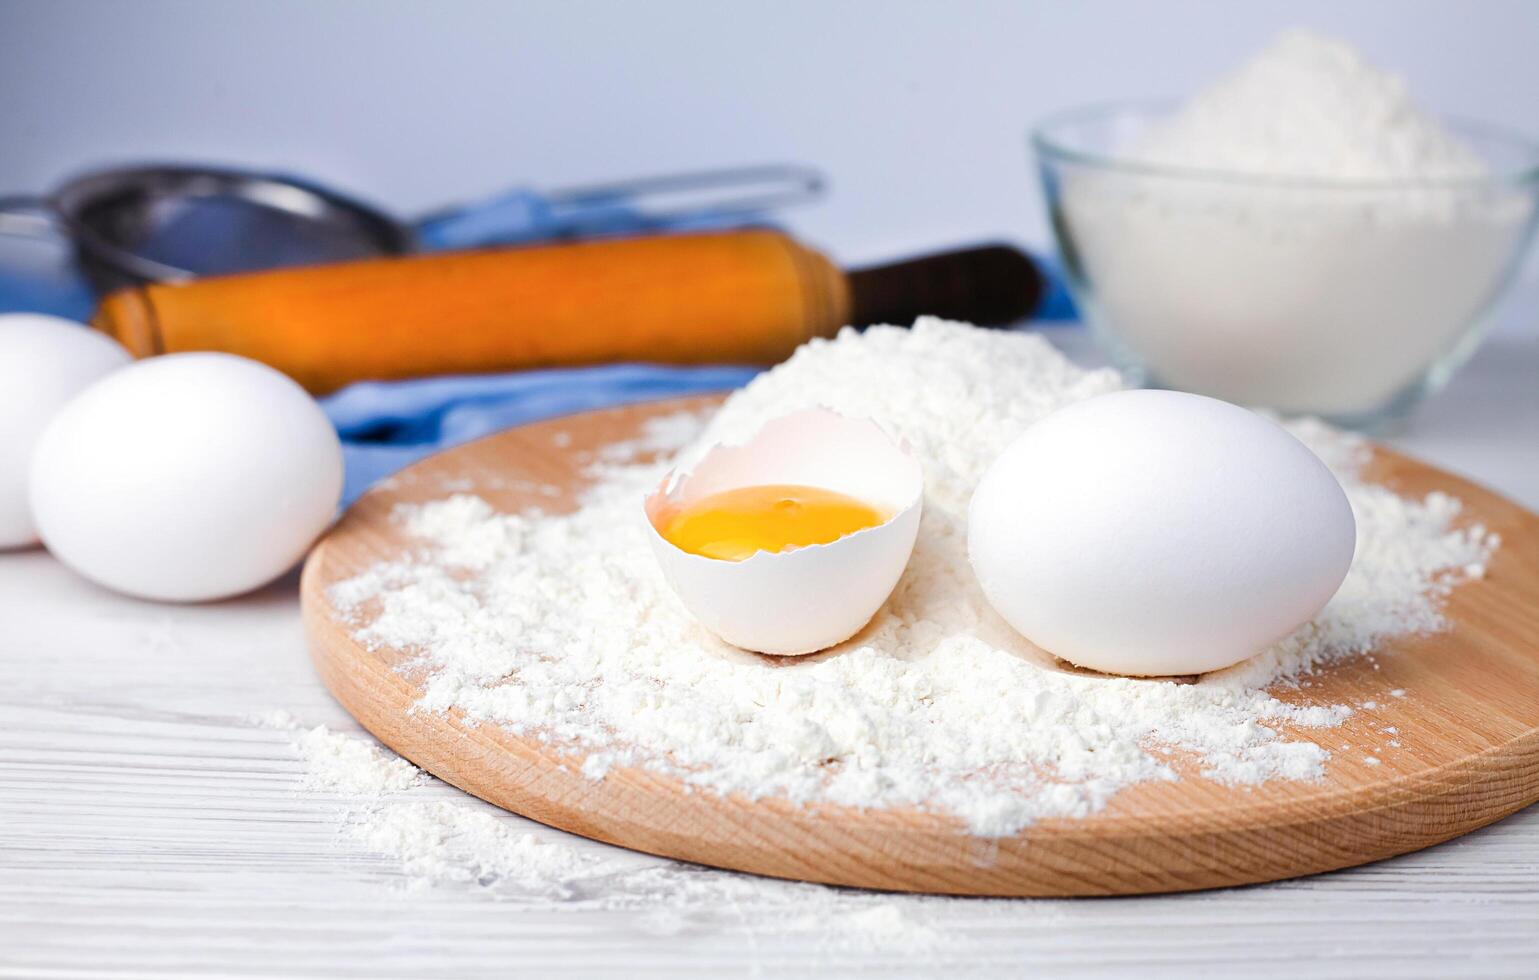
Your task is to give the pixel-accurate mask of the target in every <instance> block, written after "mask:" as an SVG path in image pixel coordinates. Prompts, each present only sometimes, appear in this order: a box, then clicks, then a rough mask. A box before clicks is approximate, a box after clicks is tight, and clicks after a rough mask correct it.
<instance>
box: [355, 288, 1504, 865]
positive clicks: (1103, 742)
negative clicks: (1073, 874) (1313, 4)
mask: <svg viewBox="0 0 1539 980" xmlns="http://www.w3.org/2000/svg"><path fill="white" fill-rule="evenodd" d="M1119 384H1120V382H1119V379H1118V377H1117V376H1116V375H1115V374H1114V373H1112V372H1110V371H1097V372H1086V371H1082V370H1079V369H1077V368H1075V367H1074V366H1073V365H1072V364H1070V363H1069V362H1068V361H1067V360H1065V359H1064V358H1063V357H1062V356H1061V355H1059V354H1058V353H1057V352H1056V351H1055V350H1054V349H1053V348H1052V346H1051V345H1049V344H1048V343H1047V342H1046V341H1045V340H1043V339H1041V338H1039V337H1036V336H1032V335H1028V334H1013V333H1000V332H991V331H984V330H979V329H976V328H973V327H969V326H966V325H962V324H954V323H945V322H941V321H936V320H928V319H927V320H921V321H920V322H919V323H917V324H916V325H915V326H914V328H913V329H912V330H901V329H896V328H889V327H882V328H873V329H871V330H868V331H866V332H865V333H856V332H854V331H849V330H846V331H845V332H843V333H842V334H841V335H840V336H839V337H838V339H836V340H834V341H815V342H813V343H812V344H810V345H808V346H806V347H804V348H803V349H801V350H800V351H799V352H798V353H797V354H796V355H795V356H794V357H793V358H792V359H791V360H790V361H788V362H787V363H785V364H783V365H781V366H779V367H777V368H775V369H774V370H772V371H770V372H768V373H766V374H764V375H761V376H760V377H759V378H758V379H757V380H755V381H754V382H753V383H752V384H750V385H749V386H748V387H747V388H746V389H744V390H742V391H740V392H738V393H736V394H734V395H733V396H732V397H731V398H730V399H729V400H728V401H727V403H726V405H725V406H724V407H723V408H722V410H721V411H720V413H719V414H718V415H717V416H716V417H715V418H714V419H713V420H712V421H711V422H710V424H709V426H708V427H707V428H706V430H705V432H704V433H703V434H702V435H701V436H700V437H699V439H698V440H697V441H696V442H695V444H694V446H693V448H691V449H687V450H686V452H698V451H701V450H702V449H703V448H704V447H706V446H707V445H709V444H710V443H712V442H714V441H716V440H719V439H740V438H742V437H745V436H747V435H749V434H751V433H752V432H753V431H755V430H756V429H757V428H758V427H759V426H760V425H761V424H762V423H764V422H765V421H768V420H769V419H771V418H774V417H776V416H778V415H781V414H784V413H786V412H789V411H792V410H795V409H799V408H803V407H807V406H811V405H814V404H823V405H828V406H830V407H832V408H834V409H835V410H837V411H839V412H842V413H844V414H847V415H854V416H868V417H870V418H873V419H874V420H876V421H877V422H878V423H879V424H881V425H882V426H884V427H885V428H886V429H888V430H889V431H890V432H891V433H892V434H893V435H894V436H896V437H898V438H901V439H903V440H904V441H905V442H907V443H908V445H909V446H911V447H912V449H913V451H914V452H915V454H916V456H917V457H918V459H919V460H920V462H921V463H922V465H923V468H924V473H925V481H926V497H925V504H924V520H923V524H922V526H921V528H920V532H919V538H918V542H917V544H916V546H915V549H914V554H913V558H912V561H911V562H910V564H909V567H908V569H907V571H906V572H905V574H904V576H903V578H902V580H901V581H900V582H899V584H898V586H897V589H896V590H895V592H894V593H893V596H892V598H891V599H890V600H889V602H888V603H887V605H886V606H885V607H884V608H883V610H882V611H881V612H879V613H878V614H877V616H876V618H875V619H874V620H873V621H872V623H871V625H870V626H869V627H868V628H867V629H866V630H865V631H864V632H862V633H861V634H859V635H858V636H857V637H856V638H855V639H853V640H851V641H850V642H848V643H846V644H844V645H843V646H841V647H839V648H836V649H834V650H832V651H829V652H827V653H824V654H820V655H817V656H814V657H808V658H801V659H795V660H776V659H772V658H764V657H758V656H754V655H751V654H746V653H743V652H741V651H738V650H735V649H732V648H729V647H726V646H725V645H724V644H722V643H720V642H719V641H717V640H715V639H714V638H713V637H711V636H710V635H709V634H707V633H706V632H704V631H703V630H702V629H701V628H700V627H699V626H698V625H697V623H696V622H695V621H694V619H693V618H692V617H691V616H690V615H689V614H688V613H687V612H686V611H685V610H684V609H683V607H682V606H681V605H680V603H679V602H678V600H677V599H676V597H675V596H674V595H673V593H672V592H671V591H670V590H669V588H668V586H667V584H666V583H665V582H664V580H663V578H662V575H661V574H660V573H659V571H658V569H657V567H656V565H655V563H654V561H653V558H652V555H651V553H650V551H649V549H648V547H647V543H646V538H645V525H644V523H643V521H644V520H645V518H644V517H643V514H642V510H641V498H642V496H643V494H644V493H645V492H646V491H647V490H648V489H650V488H651V487H652V486H654V485H655V484H656V482H657V481H658V479H659V478H660V476H661V474H662V471H663V469H664V467H665V464H662V463H627V462H625V461H623V460H619V459H614V458H611V459H610V460H608V461H602V460H601V461H600V462H599V463H598V464H596V467H595V475H596V477H597V482H596V483H595V484H594V485H593V486H592V487H591V489H589V490H588V491H587V493H586V494H585V496H584V497H583V501H582V505H581V507H580V508H579V509H578V510H576V511H575V512H573V513H570V514H565V515H560V516H545V515H539V514H525V515H518V514H501V513H497V512H495V511H494V510H493V509H492V508H491V507H490V506H489V505H487V504H486V503H485V502H484V501H482V500H480V499H478V498H475V497H471V496H466V495H458V496H453V497H450V498H448V499H445V500H442V501H439V502H435V503H430V504H427V505H425V506H421V507H415V508H409V509H406V510H403V512H401V513H400V514H399V518H400V519H401V520H402V521H403V522H404V523H405V526H406V527H407V529H409V531H410V532H411V533H412V534H414V535H416V536H417V537H418V538H419V539H420V541H421V545H422V548H421V550H420V552H416V553H413V554H412V555H410V556H408V557H405V558H403V559H401V560H398V561H393V562H387V563H383V564H380V565H378V566H376V567H374V568H371V569H369V570H367V571H366V572H364V573H363V574H361V575H360V576H358V577H356V578H354V579H351V580H349V581H346V582H343V583H340V584H338V585H337V586H335V587H334V588H333V590H332V592H331V599H332V602H333V604H334V605H335V606H336V607H337V608H338V609H339V610H341V611H343V612H344V613H346V614H347V615H349V616H350V617H351V618H352V621H353V622H354V623H355V627H354V628H355V635H356V636H357V637H358V638H359V639H360V640H361V641H364V642H366V643H370V644H382V645H386V646H389V647H393V648H397V649H400V650H403V651H409V652H410V653H411V654H412V655H413V656H414V658H415V659H414V661H413V664H412V668H411V669H413V670H414V671H418V672H420V676H421V678H422V680H423V685H424V694H423V696H422V699H421V701H420V702H419V704H418V706H417V707H418V709H419V710H423V711H435V712H441V711H447V710H449V709H451V708H457V709H460V710H462V711H463V712H464V713H465V715H466V717H467V718H469V719H470V720H472V721H474V722H480V723H485V724H497V725H503V726H506V727H507V728H509V729H511V730H513V731H516V732H520V733H529V734H538V735H539V736H541V737H545V738H547V739H549V740H551V741H552V742H553V743H555V744H557V745H563V746H569V747H570V748H571V749H572V751H573V752H574V753H580V754H585V755H586V756H587V764H586V765H585V766H584V772H585V773H586V774H587V775H588V776H589V777H590V778H593V779H602V778H604V775H605V773H606V771H607V770H609V769H610V768H611V767H614V766H643V767H647V768H650V769H654V770H657V771H661V772H667V773H674V774H677V775H679V776H681V777H683V778H684V779H686V780H688V781H689V782H690V783H692V784H694V785H696V786H698V787H700V788H702V789H705V790H709V791H713V792H718V793H735V794H742V795H744V796H747V797H761V796H777V797H785V798H789V799H791V800H793V801H797V802H800V803H804V804H819V803H834V804H846V805H851V806H859V807H898V806H904V807H918V808H922V809H926V810H930V811H934V812H937V813H942V814H947V815H951V816H954V817H956V818H958V819H959V820H960V821H962V822H963V823H964V824H965V825H966V827H967V828H968V829H969V830H971V831H972V832H973V833H975V834H979V835H985V836H990V835H1007V834H1012V833H1014V832H1016V831H1018V830H1019V829H1021V828H1022V827H1024V826H1026V825H1027V824H1029V823H1031V822H1032V821H1034V820H1036V819H1039V818H1042V817H1079V816H1085V815H1088V814H1091V813H1094V812H1095V811H1096V810H1098V809H1100V808H1101V807H1103V806H1104V805H1105V804H1106V803H1107V801H1108V800H1110V799H1111V798H1112V797H1113V796H1114V795H1115V794H1116V793H1117V792H1119V791H1120V790H1123V789H1125V788H1127V787H1129V786H1132V785H1135V784H1137V783H1140V782H1144V781H1147V780H1171V779H1176V778H1177V773H1178V768H1185V764H1187V763H1190V768H1191V769H1194V770H1195V771H1196V772H1198V773H1200V777H1193V778H1207V779H1213V780H1219V781H1224V782H1231V783H1258V782H1261V781H1264V780H1267V779H1277V778H1281V779H1311V778H1315V777H1318V776H1320V775H1321V773H1322V772H1323V771H1324V766H1325V765H1326V763H1327V760H1328V757H1329V753H1328V752H1327V751H1326V750H1325V749H1324V748H1321V747H1320V746H1319V745H1317V744H1315V742H1313V741H1306V740H1302V739H1300V738H1295V737H1291V736H1289V735H1288V734H1285V731H1284V729H1285V727H1293V728H1304V729H1308V728H1312V727H1321V726H1332V725H1335V724H1338V723H1340V721H1341V720H1343V719H1344V718H1345V717H1346V716H1347V715H1348V714H1350V712H1351V710H1352V709H1351V708H1350V707H1349V706H1346V705H1330V704H1318V703H1312V702H1311V701H1310V698H1309V696H1308V693H1307V691H1304V692H1294V693H1293V695H1292V697H1290V700H1289V701H1284V700H1280V699H1279V698H1277V697H1274V696H1272V695H1271V694H1269V693H1268V692H1267V688H1268V686H1269V685H1275V684H1276V682H1278V681H1279V680H1286V679H1288V678H1291V677H1295V676H1298V675H1299V674H1301V673H1302V672H1305V671H1308V670H1309V669H1311V668H1313V667H1315V666H1317V665H1319V664H1321V663H1323V662H1326V661H1330V660H1333V659H1336V658H1341V657H1346V656H1351V655H1355V654H1359V653H1362V652H1364V651H1368V650H1370V649H1372V648H1373V647H1374V645H1375V644H1377V643H1379V642H1380V641H1382V640H1383V639H1385V638H1386V637H1389V636H1393V635H1396V634H1401V633H1406V632H1411V631H1419V630H1431V629H1436V628H1438V627H1439V626H1440V625H1441V619H1440V617H1439V614H1438V611H1437V604H1438V597H1439V596H1440V595H1441V594H1442V593H1444V592H1445V591H1446V590H1447V589H1448V588H1450V587H1452V586H1453V585H1454V584H1456V583H1457V582H1458V581H1460V580H1461V579H1463V578H1465V577H1468V576H1477V575H1479V574H1480V573H1481V569H1482V566H1483V563H1484V562H1485V560H1486V558H1487V556H1488V555H1489V553H1490V551H1491V550H1492V549H1493V548H1494V547H1495V546H1496V541H1495V540H1494V537H1492V536H1490V535H1488V534H1486V532H1485V531H1484V530H1483V529H1481V528H1478V527H1472V528H1465V529H1455V527H1454V523H1455V519H1456V517H1457V515H1458V509H1459V508H1458V503H1457V501H1454V500H1452V499H1450V498H1448V497H1446V496H1440V495H1439V496H1434V497H1430V498H1428V499H1426V500H1404V499H1401V498H1398V497H1396V496H1394V495H1393V494H1391V493H1390V492H1389V491H1387V490H1385V489H1382V488H1379V487H1375V486H1371V485H1367V484H1365V483H1363V482H1362V481H1361V480H1360V479H1358V477H1357V475H1356V468H1357V464H1358V462H1359V457H1360V454H1361V447H1360V444H1359V443H1358V442H1357V441H1355V440H1354V439H1353V438H1350V437H1347V436H1344V435H1341V434H1339V433H1336V432H1335V431H1333V430H1330V429H1327V428H1325V427H1323V426H1320V425H1317V424H1316V425H1302V426H1299V427H1297V428H1296V430H1295V431H1297V432H1298V434H1299V435H1300V436H1301V437H1302V438H1304V439H1305V440H1306V441H1307V442H1309V443H1310V444H1311V445H1312V446H1313V447H1314V448H1315V449H1316V450H1317V451H1318V452H1319V453H1320V454H1321V455H1322V457H1323V458H1325V460H1326V461H1327V462H1328V463H1329V464H1330V465H1331V467H1332V468H1333V470H1334V471H1335V472H1336V474H1337V476H1338V477H1339V478H1340V479H1341V481H1342V483H1343V485H1344V487H1345V488H1346V490H1347V494H1348V496H1349V498H1350V500H1351V502H1352V506H1353V510H1354V512H1355V514H1356V517H1357V522H1358V533H1359V541H1358V551H1357V558H1356V561H1355V562H1354V565H1353V568H1352V571H1351V573H1350V574H1349V576H1348V578H1347V580H1346V582H1345V584H1344V585H1343V586H1342V588H1341V591H1340V593H1339V594H1338V595H1337V596H1336V598H1335V599H1334V600H1333V601H1332V602H1331V603H1330V605H1329V606H1328V607H1327V608H1326V609H1325V610H1324V611H1323V612H1322V613H1321V614H1320V616H1319V617H1318V618H1317V619H1316V620H1315V621H1314V622H1312V623H1310V624H1308V625H1306V626H1305V627H1303V628H1302V629H1300V630H1299V631H1298V632H1297V633H1296V634H1295V635H1293V636H1292V637H1290V638H1288V639H1287V640H1286V641H1284V642H1283V643H1282V644H1280V645H1279V646H1278V647H1277V648H1276V649H1274V650H1271V651H1268V652H1266V653H1264V654H1262V655H1261V656H1259V657H1257V658H1255V659H1254V660H1252V661H1248V662H1246V663H1245V664H1242V665H1240V666H1239V667H1236V668H1232V669H1230V670H1228V671H1224V672H1220V673H1217V674H1212V675H1208V676H1206V677H1203V678H1202V679H1201V680H1200V681H1199V682H1197V683H1176V682H1171V681H1149V680H1131V679H1125V678H1113V677H1105V676H1097V675H1089V674H1083V673H1078V672H1075V671H1072V670H1070V669H1067V668H1064V667H1062V666H1061V665H1059V664H1057V663H1055V662H1054V661H1052V660H1051V659H1050V658H1048V657H1046V656H1045V655H1043V654H1042V653H1040V652H1039V651H1037V650H1035V649H1034V648H1033V647H1031V646H1030V645H1029V644H1027V643H1026V642H1025V641H1023V640H1022V639H1020V638H1019V637H1018V636H1016V635H1015V634H1014V633H1013V632H1011V631H1010V629H1009V628H1008V627H1007V626H1005V625H1004V623H1003V622H1002V621H1001V620H999V619H998V617H997V616H996V615H995V614H994V613H993V611H992V610H991V609H990V607H989V605H988V603H987V601H986V600H985V599H984V597H983V596H982V594H981V593H980V591H979V589H978V587H977V585H976V583H975V581H974V578H973V575H972V573H971V570H970V568H969V566H968V562H967V556H966V548H965V541H966V533H965V532H966V529H965V526H964V522H965V515H966V508H967V504H968V500H969V497H970V495H971V493H972V490H973V487H974V485H975V484H976V482H977V481H978V479H979V477H980V476H981V474H982V472H983V471H984V469H985V468H986V467H987V466H988V464H989V463H990V462H991V461H992V460H993V459H994V457H995V455H996V454H997V453H998V452H999V451H1000V450H1001V449H1003V448H1004V446H1005V445H1006V444H1007V443H1009V442H1010V441H1011V440H1012V439H1013V438H1014V437H1015V436H1016V435H1017V434H1019V433H1020V432H1021V431H1022V430H1024V429H1025V428H1026V427H1027V426H1028V425H1030V424H1031V423H1032V422H1033V421H1035V420H1037V419H1039V418H1041V417H1043V416H1044V415H1046V414H1047V413H1049V412H1051V411H1053V410H1054V409H1056V408H1058V407H1060V406H1062V405H1066V404H1069V403H1071V402H1074V401H1076V400H1079V399H1082V398H1086V397H1089V396H1091V395H1095V394H1098V393H1101V392H1105V391H1108V390H1111V389H1114V388H1116V387H1118V386H1119ZM684 428H685V426H684V420H681V419H679V418H677V417H672V418H670V419H668V420H666V422H665V423H664V424H663V425H662V426H661V427H654V429H653V433H652V434H653V439H652V443H653V445H657V444H659V443H660V442H662V441H663V440H662V439H661V438H659V437H658V435H659V433H661V432H665V431H666V432H671V433H672V434H673V435H674V436H675V437H678V436H682V435H683V430H684ZM1284 686H1286V685H1284Z"/></svg>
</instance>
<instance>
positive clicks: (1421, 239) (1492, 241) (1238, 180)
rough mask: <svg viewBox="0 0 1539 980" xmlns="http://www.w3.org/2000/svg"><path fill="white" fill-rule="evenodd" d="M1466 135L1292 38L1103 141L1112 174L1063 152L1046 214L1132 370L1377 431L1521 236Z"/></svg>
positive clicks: (1317, 41)
mask: <svg viewBox="0 0 1539 980" xmlns="http://www.w3.org/2000/svg"><path fill="white" fill-rule="evenodd" d="M1470 138H1472V136H1471V135H1470V134H1468V133H1467V131H1465V132H1461V131H1457V130H1455V129H1453V128H1450V127H1449V126H1447V125H1445V124H1444V123H1443V122H1441V121H1440V120H1439V119H1437V118H1436V117H1434V116H1433V115H1431V114H1430V113H1428V112H1426V111H1425V110H1423V109H1422V108H1421V107H1420V106H1419V105H1418V104H1417V103H1416V102H1415V100H1413V99H1412V97H1411V95H1410V92H1409V90H1408V88H1407V86H1406V84H1405V82H1404V81H1403V80H1401V79H1400V78H1399V77H1397V76H1395V75H1393V74H1391V73H1389V72H1386V71H1383V70H1381V69H1379V68H1377V67H1375V66H1374V65H1372V64H1370V63H1369V62H1368V61H1367V60H1366V59H1365V58H1364V57H1363V56H1362V55H1361V54H1359V53H1358V52H1357V51H1355V50H1354V49H1353V48H1352V47H1351V46H1350V45H1348V44H1346V43H1344V42H1341V41H1337V40H1333V39H1330V38H1326V37H1322V36H1320V35H1317V34H1313V33H1310V32H1307V31H1290V32H1287V33H1285V34H1283V35H1282V36H1280V37H1279V38H1278V39H1277V40H1276V41H1274V42H1273V43H1272V44H1270V45H1269V46H1267V47H1266V48H1265V49H1264V50H1262V51H1261V52H1260V53H1258V54H1257V55H1256V56H1255V57H1253V58H1251V59H1250V60H1249V61H1247V62H1246V63H1245V64H1244V65H1242V66H1240V67H1239V68H1238V69H1236V70H1235V71H1234V72H1232V73H1231V74H1229V75H1227V76H1226V77H1224V78H1222V79H1219V80H1218V81H1216V82H1214V83H1213V84H1212V85H1211V86H1209V87H1208V88H1206V89H1204V90H1203V91H1201V92H1199V93H1198V94H1197V95H1196V96H1194V97H1193V98H1191V99H1190V100H1189V101H1187V102H1186V103H1185V104H1184V105H1183V106H1181V108H1180V109H1179V110H1178V111H1176V112H1174V113H1172V114H1169V115H1168V116H1162V117H1155V118H1154V120H1153V121H1152V122H1150V123H1149V124H1148V125H1147V126H1146V127H1144V128H1143V129H1142V130H1141V131H1140V132H1138V134H1137V135H1136V136H1134V137H1132V138H1130V139H1124V140H1122V141H1120V143H1119V144H1118V145H1116V146H1113V147H1109V148H1097V152H1098V154H1099V153H1105V154H1106V155H1109V156H1110V157H1113V158H1115V159H1116V160H1117V161H1119V162H1120V165H1114V166H1106V167H1099V166H1094V165H1082V164H1079V163H1075V162H1068V163H1065V164H1062V165H1061V168H1060V169H1059V170H1058V171H1057V176H1058V186H1059V188H1060V190H1059V194H1058V196H1057V200H1056V203H1055V224H1056V225H1057V227H1058V228H1059V230H1060V233H1061V238H1062V244H1063V246H1064V248H1065V251H1066V252H1067V253H1070V254H1071V255H1072V256H1073V260H1074V264H1075V267H1076V268H1077V270H1078V275H1079V278H1080V279H1081V280H1082V281H1083V283H1084V287H1083V291H1084V293H1085V294H1086V297H1087V305H1088V306H1089V308H1090V309H1091V311H1092V312H1093V314H1094V315H1095V319H1096V321H1097V323H1098V325H1099V327H1100V329H1102V330H1103V332H1104V333H1105V334H1106V335H1107V336H1108V338H1109V339H1110V340H1111V341H1112V342H1113V347H1114V349H1115V350H1116V351H1117V352H1118V353H1119V356H1120V357H1121V358H1122V359H1123V360H1124V361H1125V362H1126V363H1129V364H1137V365H1138V366H1139V367H1140V369H1142V370H1146V371H1147V372H1148V373H1149V374H1150V375H1152V377H1153V378H1155V379H1157V380H1158V381H1159V382H1161V383H1163V384H1166V385H1169V386H1172V387H1176V388H1181V389H1184V390H1188V391H1198V392H1202V393H1205V394H1210V395H1214V396H1217V397H1219V398H1224V399H1227V400H1229V401H1234V402H1238V403H1241V404H1249V405H1266V406H1269V407H1271V408H1274V409H1278V410H1281V411H1285V412H1294V413H1311V414H1319V415H1326V416H1331V417H1336V418H1341V419H1345V420H1349V421H1352V422H1354V423H1355V422H1369V421H1372V420H1373V419H1375V418H1376V417H1377V416H1378V415H1379V414H1380V413H1383V412H1386V411H1393V410H1394V405H1395V404H1396V402H1397V400H1404V399H1408V398H1412V397H1414V395H1415V393H1416V389H1417V386H1418V385H1419V384H1420V383H1421V382H1422V380H1423V377H1424V374H1425V372H1426V370H1427V369H1428V366H1429V365H1431V364H1433V363H1434V362H1436V361H1438V360H1439V359H1440V358H1445V357H1448V356H1451V355H1453V354H1454V353H1455V352H1456V351H1457V350H1458V349H1459V345H1460V344H1461V343H1467V342H1468V340H1467V338H1471V336H1472V334H1471V331H1472V330H1474V329H1476V328H1477V320H1476V318H1477V317H1478V316H1479V314H1480V313H1481V312H1482V311H1483V310H1484V308H1485V307H1486V306H1487V305H1488V304H1489V303H1490V302H1491V301H1492V299H1493V298H1494V297H1495V294H1496V293H1497V291H1498V290H1499V289H1500V288H1501V286H1502V284H1503V283H1504V282H1505V280H1506V277H1507V275H1508V274H1509V272H1510V271H1511V269H1512V268H1513V267H1514V264H1515V261H1516V259H1517V257H1518V254H1517V253H1518V252H1519V251H1520V246H1521V245H1522V243H1523V242H1524V241H1525V240H1526V236H1527V234H1528V230H1529V225H1530V222H1531V221H1532V218H1533V210H1534V190H1533V188H1532V187H1527V188H1525V187H1524V186H1522V183H1521V182H1520V181H1519V180H1517V179H1516V178H1514V179H1509V180H1500V179H1493V173H1492V169H1491V164H1490V162H1489V161H1488V160H1487V159H1486V158H1485V157H1484V156H1482V155H1481V154H1480V153H1477V152H1476V148H1475V147H1474V145H1473V144H1471V143H1470V142H1469V139H1470ZM1503 145H1504V146H1505V144H1503ZM1530 155H1531V156H1532V151H1530ZM1536 163H1539V157H1535V158H1532V159H1529V160H1528V161H1527V165H1528V166H1529V167H1532V166H1534V165H1535V164H1536ZM1151 166H1152V167H1155V168H1162V169H1159V170H1149V169H1138V168H1139V167H1151Z"/></svg>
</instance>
